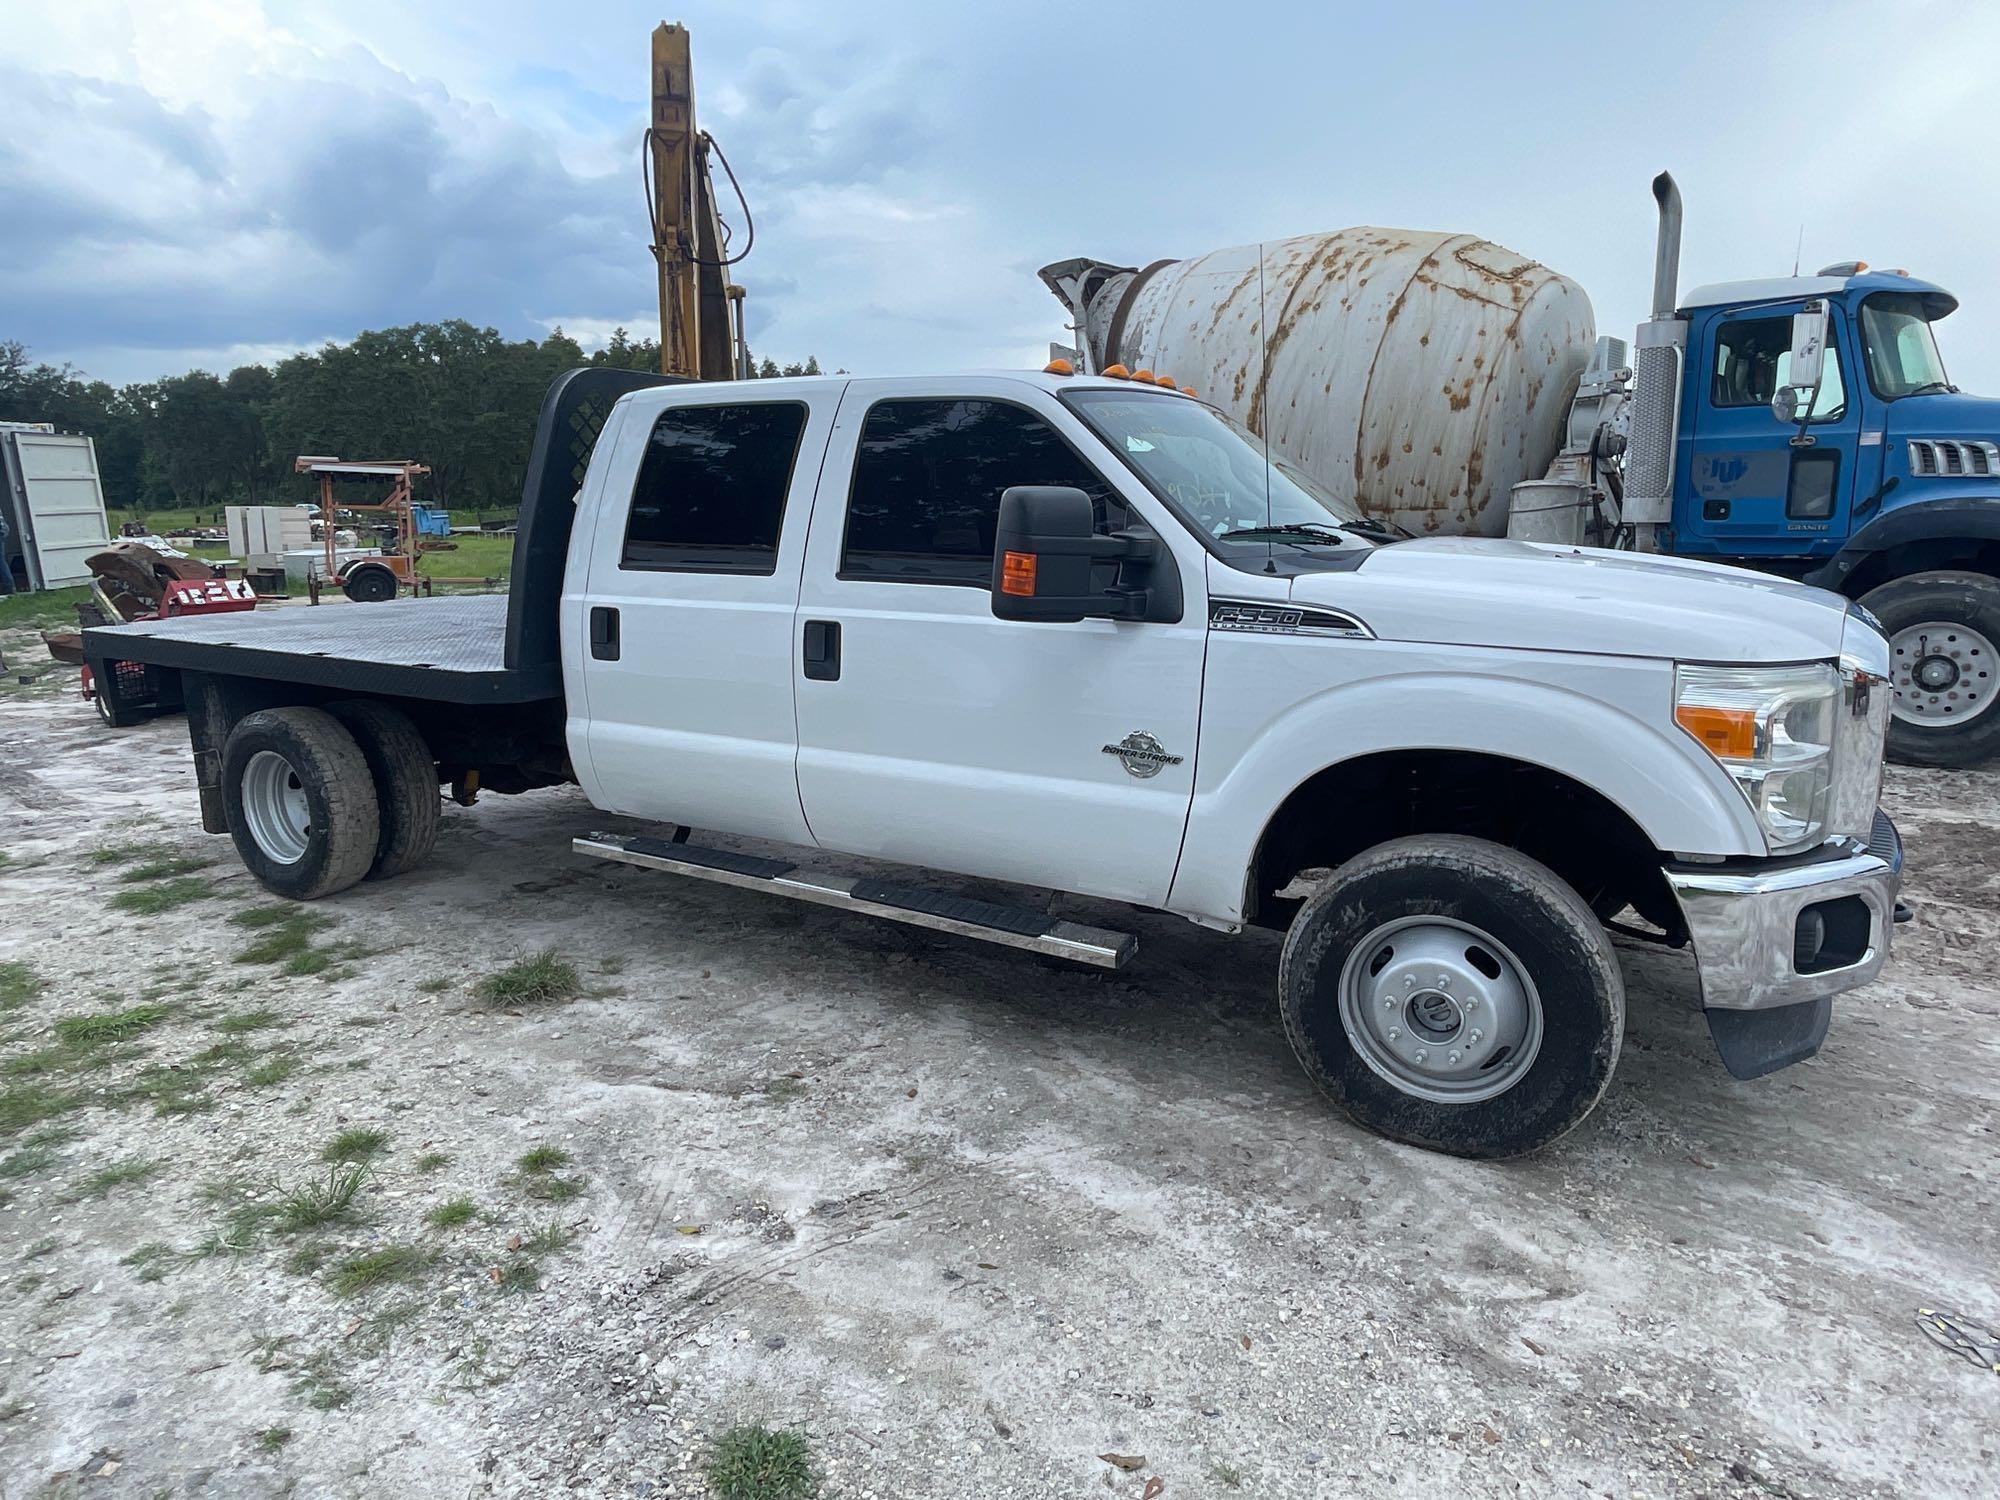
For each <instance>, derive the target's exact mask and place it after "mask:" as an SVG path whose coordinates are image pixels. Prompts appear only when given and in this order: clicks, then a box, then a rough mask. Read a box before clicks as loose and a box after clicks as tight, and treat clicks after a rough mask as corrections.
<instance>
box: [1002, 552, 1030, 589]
mask: <svg viewBox="0 0 2000 1500" xmlns="http://www.w3.org/2000/svg"><path fill="white" fill-rule="evenodd" d="M1000 592H1001V593H1003V594H1018V595H1020V596H1021V597H1022V598H1024V599H1032V598H1034V596H1035V554H1034V553H1032V552H1008V553H1005V554H1003V555H1002V557H1001V559H1000Z"/></svg>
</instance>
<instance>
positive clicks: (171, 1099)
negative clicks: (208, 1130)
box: [153, 1093, 215, 1119]
mask: <svg viewBox="0 0 2000 1500" xmlns="http://www.w3.org/2000/svg"><path fill="white" fill-rule="evenodd" d="M214 1108H215V1101H214V1100H213V1099H211V1098H209V1097H208V1095H206V1094H191V1093H180V1094H169V1095H168V1096H167V1097H166V1098H164V1099H162V1100H161V1101H160V1102H159V1103H158V1104H156V1105H154V1106H153V1113H154V1114H156V1115H159V1116H161V1117H162V1118H163V1119H170V1118H172V1117H173V1116H175V1115H205V1114H207V1113H208V1112H209V1111H210V1110H211V1109H214Z"/></svg>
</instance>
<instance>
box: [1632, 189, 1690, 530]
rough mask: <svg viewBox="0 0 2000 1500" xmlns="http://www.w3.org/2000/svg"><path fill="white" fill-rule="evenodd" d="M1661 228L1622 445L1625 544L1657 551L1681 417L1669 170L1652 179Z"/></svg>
mask: <svg viewBox="0 0 2000 1500" xmlns="http://www.w3.org/2000/svg"><path fill="white" fill-rule="evenodd" d="M1653 201H1654V202H1655V203H1657V204H1659V205H1660V235H1659V241H1658V243H1657V245H1656V247H1655V248H1654V251H1653V314H1652V316H1651V317H1650V318H1648V319H1647V320H1646V321H1645V322H1644V323H1641V324H1640V325H1639V337H1638V338H1637V339H1636V340H1635V341H1634V342H1635V344H1636V347H1635V348H1634V350H1633V355H1632V416H1631V423H1630V432H1631V440H1630V443H1629V445H1628V446H1627V448H1626V450H1625V520H1626V523H1627V524H1628V525H1630V526H1631V528H1632V545H1633V547H1634V548H1635V549H1636V550H1638V551H1640V552H1656V551H1658V550H1659V545H1660V540H1659V533H1660V529H1661V528H1662V527H1664V526H1665V525H1667V523H1668V522H1669V521H1670V520H1671V519H1672V517H1673V503H1674V434H1675V432H1676V431H1677V430H1678V428H1679V425H1680V416H1681V362H1682V359H1683V358H1684V356H1685V352H1686V349H1687V331H1688V330H1687V323H1686V321H1685V320H1684V319H1681V318H1677V317H1675V316H1674V304H1675V303H1676V302H1677V301H1678V300H1679V298H1680V275H1681V190H1680V189H1679V188H1678V187H1676V186H1675V185H1674V178H1673V174H1672V173H1671V172H1662V173H1661V174H1660V175H1659V176H1658V177H1655V178H1654V179H1653Z"/></svg>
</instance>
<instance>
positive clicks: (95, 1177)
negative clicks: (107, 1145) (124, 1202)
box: [77, 1156, 165, 1198]
mask: <svg viewBox="0 0 2000 1500" xmlns="http://www.w3.org/2000/svg"><path fill="white" fill-rule="evenodd" d="M164 1165H165V1163H163V1162H157V1161H152V1160H149V1159H148V1158H146V1157H143V1156H128V1157H126V1158H125V1159H124V1160H123V1161H115V1162H112V1163H111V1164H110V1165H109V1166H106V1167H99V1168H98V1169H97V1170H96V1171H95V1172H92V1173H91V1174H90V1175H89V1176H87V1177H85V1178H84V1179H83V1181H82V1182H80V1183H79V1184H77V1189H78V1192H79V1193H80V1194H81V1195H82V1196H83V1197H86V1198H101V1197H103V1196H104V1195H105V1194H106V1193H108V1192H110V1191H111V1190H112V1189H113V1188H121V1187H130V1186H132V1185H133V1184H134V1183H140V1182H145V1181H146V1180H147V1179H149V1178H151V1177H154V1176H156V1175H158V1173H159V1171H160V1169H161V1167H162V1166H164Z"/></svg>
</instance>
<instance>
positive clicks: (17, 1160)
mask: <svg viewBox="0 0 2000 1500" xmlns="http://www.w3.org/2000/svg"><path fill="white" fill-rule="evenodd" d="M55 1164H56V1153H55V1148H54V1147H53V1146H34V1145H29V1146H23V1147H22V1148H21V1149H20V1150H19V1151H16V1152H15V1153H14V1154H13V1155H12V1156H9V1157H4V1158H0V1179H7V1180H18V1179H20V1178H23V1177H39V1176H41V1175H42V1174H43V1173H44V1172H46V1171H48V1169H49V1168H50V1167H52V1166H54V1165H55Z"/></svg>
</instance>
